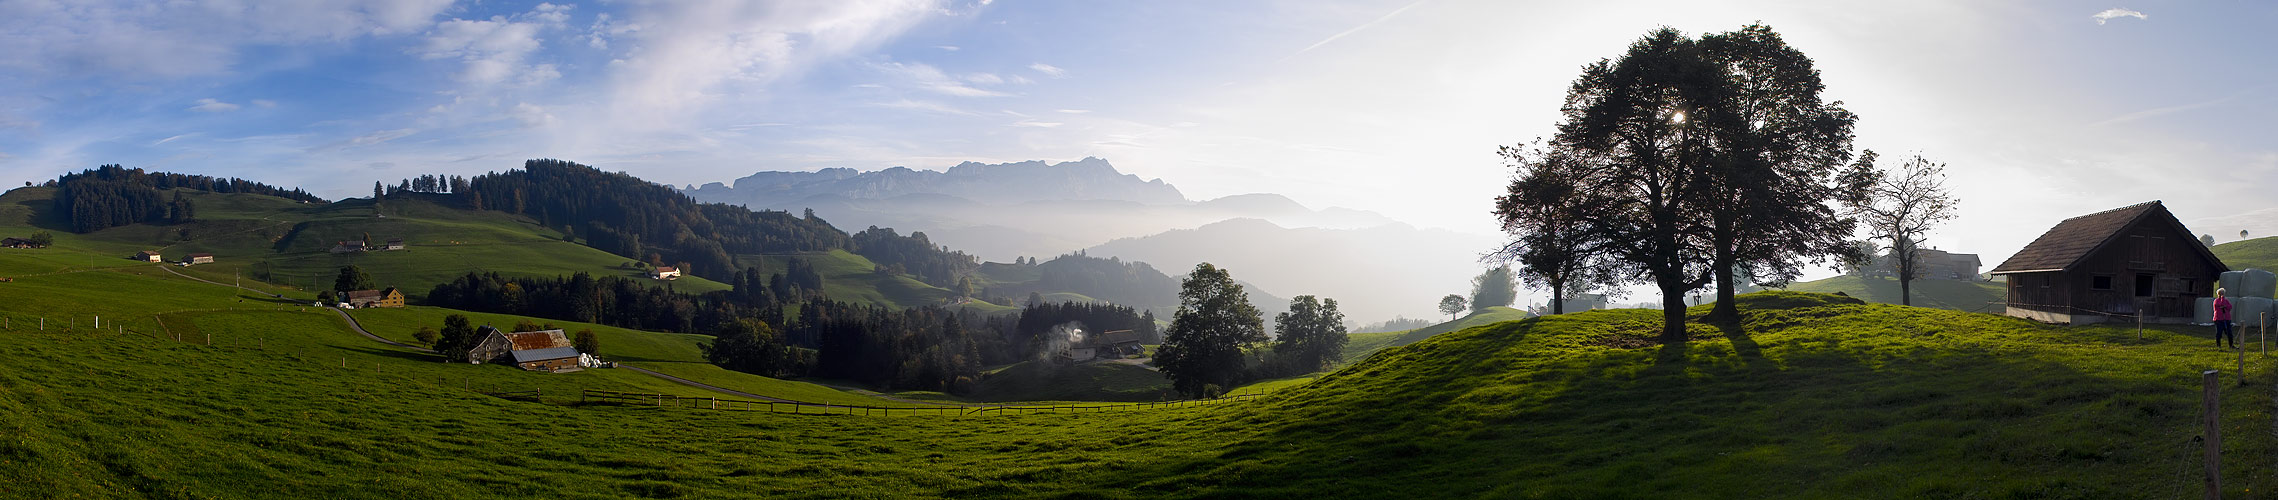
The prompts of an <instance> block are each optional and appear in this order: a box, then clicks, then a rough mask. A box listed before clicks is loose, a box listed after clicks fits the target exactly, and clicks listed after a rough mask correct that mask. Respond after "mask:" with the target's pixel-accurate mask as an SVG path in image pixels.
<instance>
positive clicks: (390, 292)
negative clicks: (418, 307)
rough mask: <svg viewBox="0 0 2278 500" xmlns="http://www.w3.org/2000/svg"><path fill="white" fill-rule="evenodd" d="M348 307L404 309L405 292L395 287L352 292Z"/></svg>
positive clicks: (349, 295)
mask: <svg viewBox="0 0 2278 500" xmlns="http://www.w3.org/2000/svg"><path fill="white" fill-rule="evenodd" d="M346 302H348V307H354V308H365V307H403V292H400V291H397V290H396V289H395V287H392V286H391V287H388V288H387V289H386V290H352V291H349V292H348V300H347V301H346Z"/></svg>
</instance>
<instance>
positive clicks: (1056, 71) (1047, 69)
mask: <svg viewBox="0 0 2278 500" xmlns="http://www.w3.org/2000/svg"><path fill="white" fill-rule="evenodd" d="M1028 69H1033V70H1036V72H1038V73H1043V74H1044V76H1049V77H1053V78H1067V77H1068V70H1064V69H1060V67H1059V66H1053V65H1050V64H1044V63H1035V64H1030V65H1028Z"/></svg>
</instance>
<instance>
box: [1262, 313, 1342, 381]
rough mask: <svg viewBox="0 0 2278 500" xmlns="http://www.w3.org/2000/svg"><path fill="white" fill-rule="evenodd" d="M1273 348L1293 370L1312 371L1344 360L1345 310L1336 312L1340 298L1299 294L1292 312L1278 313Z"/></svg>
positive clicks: (1275, 321)
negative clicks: (1315, 298) (1317, 298)
mask: <svg viewBox="0 0 2278 500" xmlns="http://www.w3.org/2000/svg"><path fill="white" fill-rule="evenodd" d="M1273 328H1274V331H1275V332H1276V334H1277V336H1276V337H1275V339H1274V344H1273V352H1274V354H1275V355H1278V356H1280V357H1281V359H1282V361H1283V362H1285V363H1288V364H1289V368H1290V373H1312V372H1315V371H1319V370H1321V369H1322V368H1326V367H1328V366H1329V364H1330V363H1335V362H1338V361H1343V360H1344V357H1345V352H1344V351H1345V343H1346V342H1347V341H1348V340H1350V339H1349V337H1348V336H1347V335H1346V332H1345V314H1344V313H1341V312H1337V299H1321V300H1314V298H1313V296H1311V295H1299V296H1297V298H1293V299H1290V300H1289V312H1285V313H1281V314H1276V315H1274V318H1273Z"/></svg>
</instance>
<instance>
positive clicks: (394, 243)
mask: <svg viewBox="0 0 2278 500" xmlns="http://www.w3.org/2000/svg"><path fill="white" fill-rule="evenodd" d="M380 249H381V250H402V249H403V238H396V239H392V240H388V244H387V246H383V247H380Z"/></svg>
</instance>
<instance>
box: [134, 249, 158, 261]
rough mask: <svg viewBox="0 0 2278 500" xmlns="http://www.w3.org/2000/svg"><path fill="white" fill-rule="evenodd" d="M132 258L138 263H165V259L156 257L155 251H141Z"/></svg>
mask: <svg viewBox="0 0 2278 500" xmlns="http://www.w3.org/2000/svg"><path fill="white" fill-rule="evenodd" d="M132 258H133V259H134V260H139V261H143V262H165V261H166V258H165V257H160V256H159V255H158V251H157V250H143V251H142V252H139V253H136V254H134V257H132Z"/></svg>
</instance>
